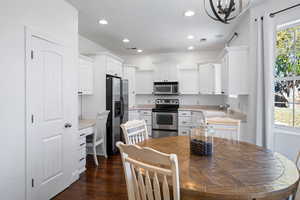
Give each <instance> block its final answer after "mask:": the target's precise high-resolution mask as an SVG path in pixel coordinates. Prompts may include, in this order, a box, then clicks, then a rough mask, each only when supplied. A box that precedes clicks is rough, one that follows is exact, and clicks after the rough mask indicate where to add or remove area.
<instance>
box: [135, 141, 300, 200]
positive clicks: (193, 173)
mask: <svg viewBox="0 0 300 200" xmlns="http://www.w3.org/2000/svg"><path fill="white" fill-rule="evenodd" d="M138 145H139V146H141V147H151V148H153V149H156V150H158V151H161V152H164V153H168V154H171V153H172V154H176V155H177V157H178V163H179V174H180V175H179V176H180V177H179V179H180V194H181V199H188V200H193V199H197V200H202V199H203V200H244V199H245V200H283V199H286V198H288V197H289V196H290V195H295V193H296V191H297V188H298V183H299V172H298V170H297V167H296V165H295V164H294V163H293V162H292V161H290V160H289V159H287V158H286V157H284V156H283V155H281V154H279V153H273V152H271V151H269V150H267V149H264V148H262V147H258V146H256V145H253V144H249V143H245V142H237V141H229V140H226V139H221V138H214V143H213V147H214V152H213V155H212V156H211V157H201V156H197V155H193V154H191V153H190V138H189V137H188V136H176V137H165V138H158V139H149V140H146V141H144V142H141V143H139V144H138Z"/></svg>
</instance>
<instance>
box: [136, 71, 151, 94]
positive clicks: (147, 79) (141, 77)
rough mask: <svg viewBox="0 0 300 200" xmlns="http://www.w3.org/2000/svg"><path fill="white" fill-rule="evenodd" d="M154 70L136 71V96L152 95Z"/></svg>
mask: <svg viewBox="0 0 300 200" xmlns="http://www.w3.org/2000/svg"><path fill="white" fill-rule="evenodd" d="M153 77H154V70H151V69H149V70H137V71H136V86H135V88H136V94H152V93H153Z"/></svg>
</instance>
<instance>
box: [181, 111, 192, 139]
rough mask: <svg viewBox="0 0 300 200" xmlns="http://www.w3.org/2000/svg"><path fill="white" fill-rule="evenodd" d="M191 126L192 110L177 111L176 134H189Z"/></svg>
mask: <svg viewBox="0 0 300 200" xmlns="http://www.w3.org/2000/svg"><path fill="white" fill-rule="evenodd" d="M191 126H192V112H191V111H179V112H178V127H179V128H178V135H179V136H189V135H190V131H191V128H192V127H191Z"/></svg>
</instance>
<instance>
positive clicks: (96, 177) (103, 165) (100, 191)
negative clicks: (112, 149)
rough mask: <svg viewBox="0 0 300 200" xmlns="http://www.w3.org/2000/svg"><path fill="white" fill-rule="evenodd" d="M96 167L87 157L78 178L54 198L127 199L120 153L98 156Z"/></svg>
mask: <svg viewBox="0 0 300 200" xmlns="http://www.w3.org/2000/svg"><path fill="white" fill-rule="evenodd" d="M98 159H99V166H98V167H96V166H95V164H94V160H93V157H92V156H88V157H87V170H86V172H85V173H83V174H82V175H81V176H80V179H79V180H78V181H76V182H75V183H73V184H72V185H71V186H70V187H69V188H68V189H66V190H65V191H64V192H62V193H60V194H59V195H58V196H56V197H55V198H54V200H85V199H88V200H110V199H111V200H113V199H114V200H116V199H117V200H127V199H128V198H127V189H126V182H125V177H124V173H123V166H122V160H121V157H120V155H115V156H110V157H109V158H108V159H105V158H104V157H98Z"/></svg>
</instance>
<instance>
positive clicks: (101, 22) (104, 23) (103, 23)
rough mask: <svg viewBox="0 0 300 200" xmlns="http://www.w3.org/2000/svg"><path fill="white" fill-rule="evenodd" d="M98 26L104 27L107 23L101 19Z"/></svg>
mask: <svg viewBox="0 0 300 200" xmlns="http://www.w3.org/2000/svg"><path fill="white" fill-rule="evenodd" d="M99 24H101V25H106V24H108V22H107V20H105V19H101V20H99Z"/></svg>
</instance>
